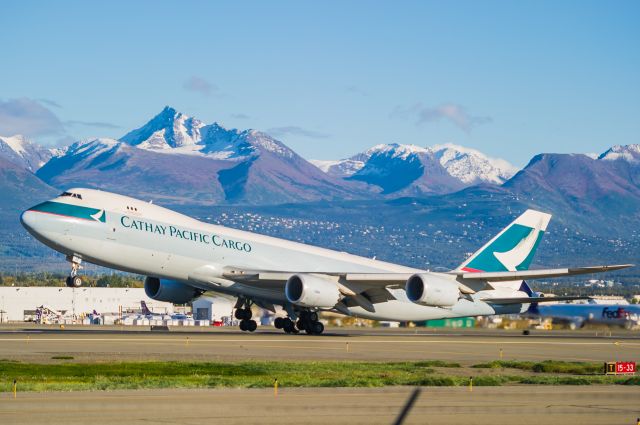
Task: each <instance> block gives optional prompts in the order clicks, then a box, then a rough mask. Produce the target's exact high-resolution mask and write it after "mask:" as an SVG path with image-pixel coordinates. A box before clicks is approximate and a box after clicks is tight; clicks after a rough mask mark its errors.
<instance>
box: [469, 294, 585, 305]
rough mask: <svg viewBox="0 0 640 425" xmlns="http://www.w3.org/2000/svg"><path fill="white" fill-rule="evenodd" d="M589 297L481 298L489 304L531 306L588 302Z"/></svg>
mask: <svg viewBox="0 0 640 425" xmlns="http://www.w3.org/2000/svg"><path fill="white" fill-rule="evenodd" d="M588 299H591V297H586V296H585V297H581V296H566V297H517V298H483V299H481V301H484V302H486V303H489V304H503V305H504V304H532V303H548V302H551V301H574V300H588Z"/></svg>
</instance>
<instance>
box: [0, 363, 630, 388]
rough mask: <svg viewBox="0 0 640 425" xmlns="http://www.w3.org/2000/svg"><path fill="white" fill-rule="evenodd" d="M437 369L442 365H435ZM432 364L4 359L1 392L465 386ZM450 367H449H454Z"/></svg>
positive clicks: (582, 379) (529, 380)
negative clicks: (41, 361) (14, 388)
mask: <svg viewBox="0 0 640 425" xmlns="http://www.w3.org/2000/svg"><path fill="white" fill-rule="evenodd" d="M433 367H438V366H433ZM433 367H431V364H430V363H429V362H393V363H375V362H329V361H327V362H264V361H256V362H238V363H222V362H220V363H218V362H216V363H204V362H105V363H73V362H69V363H58V364H34V363H22V362H10V361H0V391H11V385H12V383H13V380H14V379H16V380H17V382H18V390H19V391H38V392H41V391H83V390H116V389H153V388H224V387H236V388H265V387H271V386H272V385H273V383H274V379H275V378H277V379H278V383H279V385H280V386H281V387H382V386H388V385H411V386H417V385H419V386H461V385H468V383H469V378H468V377H467V376H453V375H447V374H446V373H443V372H442V371H443V369H444V370H445V372H446V369H445V368H444V367H443V369H439V370H435V369H433ZM450 367H451V366H450ZM473 383H474V385H476V386H499V385H505V384H543V385H590V384H622V385H640V378H639V377H620V376H603V375H593V376H589V375H576V376H571V375H565V376H554V375H536V374H532V375H529V376H513V375H500V374H492V375H482V376H477V377H474V380H473Z"/></svg>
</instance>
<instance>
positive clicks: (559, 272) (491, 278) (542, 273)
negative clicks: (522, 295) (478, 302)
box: [454, 264, 633, 282]
mask: <svg viewBox="0 0 640 425" xmlns="http://www.w3.org/2000/svg"><path fill="white" fill-rule="evenodd" d="M627 267H633V264H615V265H609V266H588V267H572V268H565V269H541V270H523V271H516V272H465V271H462V270H456V271H455V272H454V274H456V275H457V276H459V277H461V278H462V279H465V280H466V279H476V280H486V281H488V282H500V281H512V280H525V279H529V280H531V279H545V278H549V277H563V276H575V275H580V274H589V273H603V272H610V271H613V270H621V269H626V268H627Z"/></svg>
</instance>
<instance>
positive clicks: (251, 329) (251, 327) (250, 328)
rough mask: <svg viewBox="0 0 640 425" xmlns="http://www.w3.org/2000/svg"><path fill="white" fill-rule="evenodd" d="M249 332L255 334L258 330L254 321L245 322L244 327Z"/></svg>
mask: <svg viewBox="0 0 640 425" xmlns="http://www.w3.org/2000/svg"><path fill="white" fill-rule="evenodd" d="M245 328H247V330H248V331H249V332H255V330H256V329H258V324H257V323H256V321H255V320H247V324H246V326H245Z"/></svg>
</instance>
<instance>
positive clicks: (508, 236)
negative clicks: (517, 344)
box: [21, 189, 629, 334]
mask: <svg viewBox="0 0 640 425" xmlns="http://www.w3.org/2000/svg"><path fill="white" fill-rule="evenodd" d="M550 219H551V216H550V215H549V214H545V213H542V212H538V211H534V210H527V211H525V212H524V213H523V214H522V215H521V216H519V217H518V218H517V219H516V220H515V221H513V222H512V223H511V224H509V226H507V227H506V228H505V229H504V230H502V231H501V232H500V233H499V234H498V235H497V236H495V237H494V238H493V239H491V240H490V241H489V242H488V243H487V244H486V245H485V246H483V247H482V248H481V249H480V250H479V251H477V252H476V253H474V254H473V255H471V257H469V258H468V259H467V260H466V261H464V262H463V263H462V264H461V265H460V266H459V267H457V268H456V269H454V270H451V271H449V272H444V273H436V272H432V271H429V270H422V269H417V268H411V267H406V266H402V265H398V264H392V263H388V262H383V261H378V260H375V259H370V258H364V257H359V256H356V255H351V254H348V253H345V252H337V251H332V250H329V249H324V248H319V247H315V246H310V245H305V244H302V243H296V242H291V241H287V240H283V239H278V238H273V237H269V236H264V235H260V234H255V233H251V232H246V231H241V230H236V229H230V228H227V227H223V226H218V225H213V224H208V223H204V222H201V221H198V220H196V219H193V218H190V217H188V216H185V215H183V214H179V213H177V212H175V211H171V210H169V209H166V208H163V207H161V206H158V205H155V204H153V203H151V202H144V201H141V200H138V199H134V198H131V197H127V196H122V195H117V194H114V193H108V192H103V191H99V190H92V189H70V190H68V191H66V192H64V193H62V194H61V195H60V196H58V197H56V198H54V199H51V200H49V201H46V202H43V203H41V204H38V205H36V206H34V207H32V208H30V209H28V210H27V211H25V212H23V213H22V216H21V222H22V224H23V226H24V227H25V228H26V229H27V230H28V231H29V232H30V233H31V234H32V235H33V236H34V237H36V238H37V239H38V240H39V241H41V242H42V243H44V244H45V245H47V246H49V247H51V248H53V249H54V250H56V251H59V252H61V253H63V254H65V255H66V257H67V260H68V261H69V262H70V263H71V273H70V275H69V277H68V278H67V285H69V286H72V287H77V286H80V285H81V284H82V279H81V277H80V276H79V275H78V270H79V268H80V266H81V263H82V261H86V262H90V263H94V264H98V265H101V266H104V267H110V268H114V269H118V270H122V271H126V272H131V273H138V274H141V275H144V276H147V277H146V279H145V281H144V288H145V291H146V293H147V295H148V296H149V297H150V298H152V299H155V300H158V301H167V302H173V303H177V304H181V303H187V302H190V301H191V300H193V299H195V298H197V297H199V296H200V295H201V294H202V293H204V292H205V291H215V292H219V293H223V294H227V295H232V296H234V297H237V299H238V301H237V303H236V305H235V309H236V310H235V316H236V318H237V319H238V320H240V328H241V329H242V330H246V331H251V332H253V331H254V330H255V329H256V325H257V324H256V322H255V321H254V320H252V319H251V306H252V305H254V304H256V305H258V306H260V307H262V308H265V309H268V310H271V311H274V310H275V306H282V307H283V308H284V310H285V311H286V312H287V314H288V317H283V318H279V319H277V320H276V321H275V323H274V324H275V326H276V328H280V329H284V331H285V332H287V333H297V332H299V331H302V330H304V331H305V332H307V333H309V334H320V333H322V332H323V330H324V326H323V325H322V323H321V322H320V321H319V320H318V312H319V311H332V312H336V313H341V314H345V315H350V316H357V317H362V318H368V319H376V320H391V321H422V320H429V319H438V318H450V317H464V316H482V315H493V314H511V313H522V312H524V311H526V310H527V308H528V307H529V305H530V304H531V303H535V302H543V301H546V299H544V298H542V297H539V296H536V294H533V295H531V294H529V293H527V288H528V287H527V285H526V282H525V281H524V280H525V279H536V278H549V277H560V276H569V275H577V274H584V273H597V272H604V271H609V270H617V269H621V268H624V267H629V265H615V266H595V267H579V268H560V269H547V270H529V265H530V264H531V261H532V259H533V255H534V253H535V250H536V248H537V247H538V244H539V243H540V239H541V238H542V236H543V234H544V232H545V230H546V228H547V224H548V223H549V220H550ZM575 298H579V297H555V298H554V301H559V300H567V299H575Z"/></svg>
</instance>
